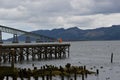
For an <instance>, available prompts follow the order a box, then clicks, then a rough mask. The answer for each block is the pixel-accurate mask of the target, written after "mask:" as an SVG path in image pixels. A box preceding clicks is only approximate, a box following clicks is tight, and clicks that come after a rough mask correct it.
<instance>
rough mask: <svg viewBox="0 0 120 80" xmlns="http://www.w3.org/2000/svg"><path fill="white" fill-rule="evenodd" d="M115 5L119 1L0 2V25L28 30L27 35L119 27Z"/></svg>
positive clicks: (14, 0) (46, 0)
mask: <svg viewBox="0 0 120 80" xmlns="http://www.w3.org/2000/svg"><path fill="white" fill-rule="evenodd" d="M119 4H120V0H34V1H33V0H0V23H1V24H4V25H7V26H11V27H15V28H19V29H24V28H25V27H28V29H27V28H25V29H26V30H28V31H30V30H33V29H34V30H35V29H52V28H57V27H58V28H59V27H64V28H68V27H71V26H79V27H80V28H96V27H97V26H98V27H100V26H108V25H112V24H119V21H120V20H119V18H117V17H119V16H120V14H119V13H120V8H119V7H120V5H119ZM111 18H112V20H111ZM104 20H105V21H104ZM118 20H119V21H118ZM97 21H100V22H97ZM32 28H33V29H32Z"/></svg>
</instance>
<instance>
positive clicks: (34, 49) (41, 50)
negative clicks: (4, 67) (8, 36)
mask: <svg viewBox="0 0 120 80" xmlns="http://www.w3.org/2000/svg"><path fill="white" fill-rule="evenodd" d="M69 47H70V44H63V43H57V44H56V43H48V44H46V43H14V44H1V45H0V62H3V63H6V62H13V61H14V62H15V63H16V62H21V61H24V60H27V61H29V60H30V59H31V60H33V61H34V60H46V59H62V58H66V57H69Z"/></svg>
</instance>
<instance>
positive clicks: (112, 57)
mask: <svg viewBox="0 0 120 80" xmlns="http://www.w3.org/2000/svg"><path fill="white" fill-rule="evenodd" d="M111 63H113V53H111Z"/></svg>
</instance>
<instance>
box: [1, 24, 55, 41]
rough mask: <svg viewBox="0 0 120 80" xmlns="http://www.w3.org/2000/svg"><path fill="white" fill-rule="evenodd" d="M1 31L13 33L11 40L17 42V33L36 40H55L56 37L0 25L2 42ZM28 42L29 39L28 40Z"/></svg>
mask: <svg viewBox="0 0 120 80" xmlns="http://www.w3.org/2000/svg"><path fill="white" fill-rule="evenodd" d="M1 32H5V33H10V34H13V38H14V39H13V42H18V41H17V40H18V39H17V35H24V36H26V37H27V39H29V38H30V37H32V38H35V39H37V40H41V39H43V40H48V41H49V40H50V41H55V40H56V39H54V38H51V37H48V36H44V35H40V34H36V33H32V32H27V31H23V30H18V29H14V28H10V27H6V26H2V25H0V42H2V33H1ZM28 42H29V41H28Z"/></svg>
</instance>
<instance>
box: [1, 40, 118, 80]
mask: <svg viewBox="0 0 120 80" xmlns="http://www.w3.org/2000/svg"><path fill="white" fill-rule="evenodd" d="M67 43H70V44H71V46H70V57H69V58H67V59H58V60H42V61H29V62H27V61H25V62H23V63H17V64H15V66H16V67H21V68H33V64H34V66H36V67H38V68H39V67H40V66H42V65H45V64H48V65H49V64H50V65H51V64H52V65H55V66H60V65H62V66H64V65H65V64H66V63H71V64H72V65H78V66H83V65H86V66H87V69H89V70H91V69H92V71H96V69H99V75H98V76H95V75H89V76H88V77H87V78H85V80H119V79H120V41H78V42H67ZM111 53H113V63H111V62H110V61H111ZM1 65H8V66H9V65H10V64H1ZM77 79H78V80H82V79H81V76H78V78H77ZM18 80H19V79H18ZM25 80H27V79H25ZM39 80H41V79H39ZM53 80H60V79H59V77H54V78H53Z"/></svg>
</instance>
